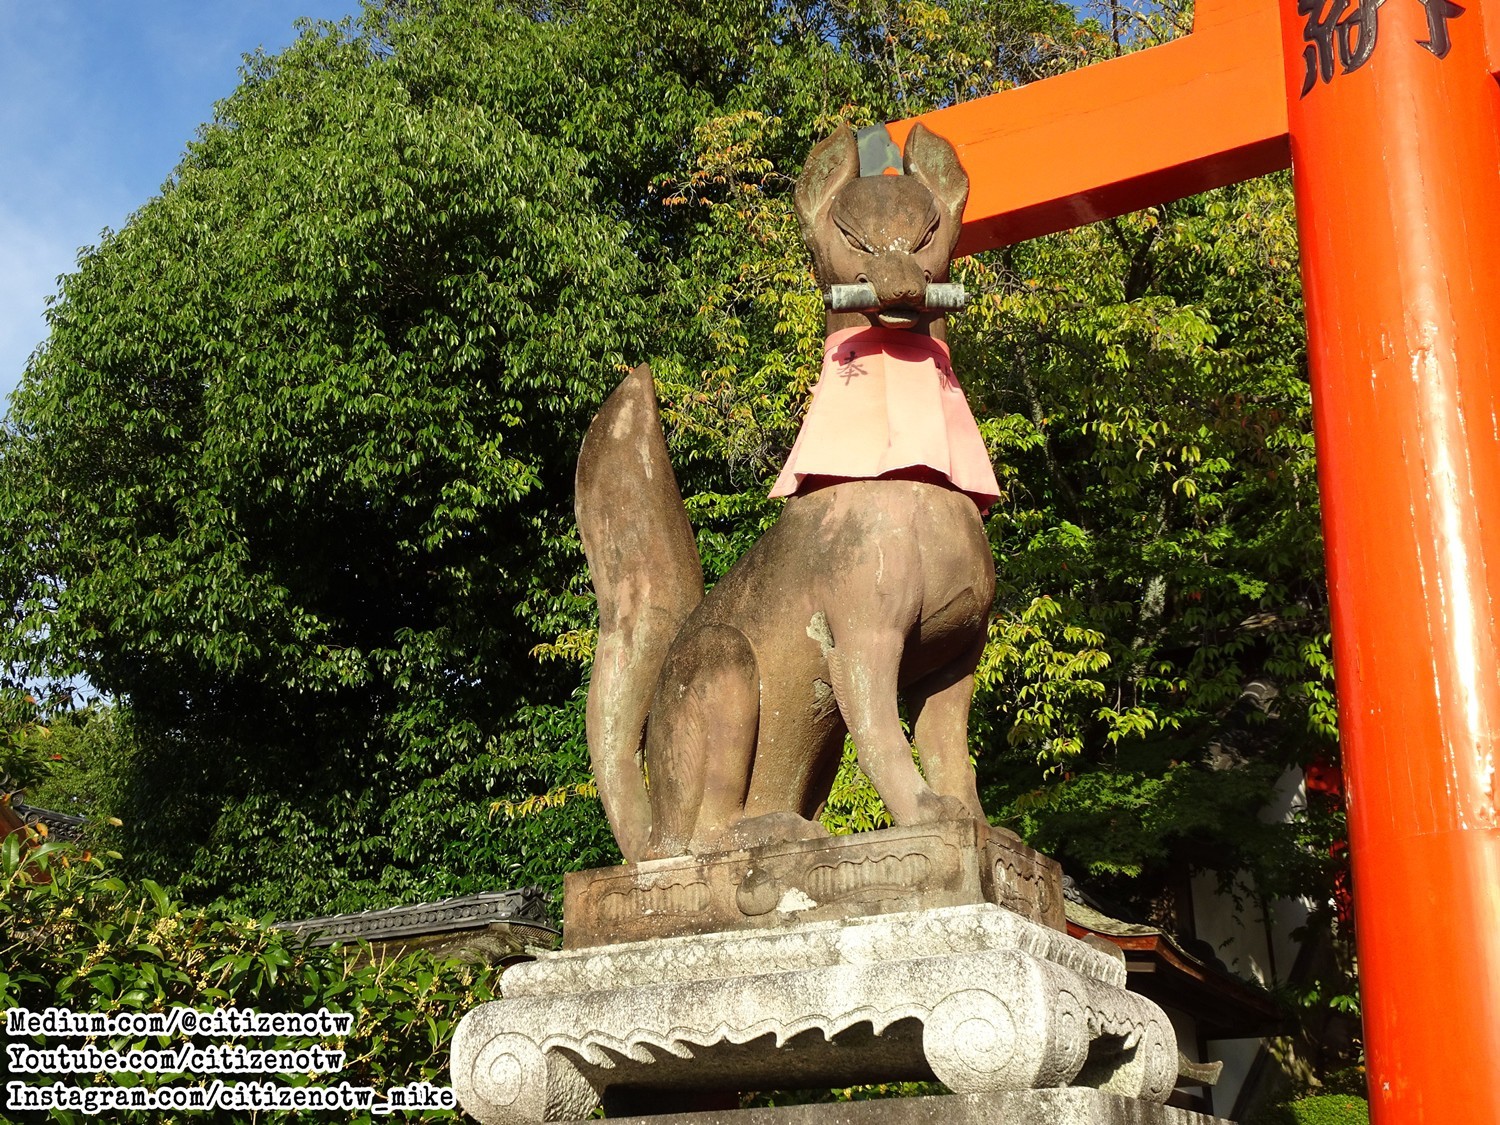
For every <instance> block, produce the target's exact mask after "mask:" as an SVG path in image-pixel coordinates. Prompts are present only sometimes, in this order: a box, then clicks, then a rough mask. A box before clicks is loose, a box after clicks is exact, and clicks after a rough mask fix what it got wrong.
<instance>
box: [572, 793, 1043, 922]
mask: <svg viewBox="0 0 1500 1125" xmlns="http://www.w3.org/2000/svg"><path fill="white" fill-rule="evenodd" d="M565 887H566V893H565V895H564V896H563V947H564V948H565V949H584V948H587V947H589V946H595V945H612V944H616V943H619V942H625V941H645V940H647V939H649V938H665V937H679V936H681V935H683V934H705V933H712V932H715V931H719V930H741V929H765V928H768V927H775V926H784V925H787V924H788V923H794V922H821V921H825V920H831V919H835V918H854V917H859V916H861V915H869V914H891V913H898V912H901V911H908V910H926V909H931V908H934V907H943V906H969V905H973V904H977V903H981V902H993V903H995V904H996V905H997V906H1003V907H1005V908H1006V909H1008V910H1013V911H1015V913H1017V914H1020V915H1021V916H1022V917H1024V918H1030V919H1031V920H1032V921H1034V922H1040V923H1042V924H1043V925H1045V926H1051V927H1052V928H1053V929H1056V930H1064V929H1066V928H1067V923H1066V922H1065V920H1064V917H1063V897H1062V870H1061V868H1059V867H1058V865H1057V862H1056V861H1055V860H1053V859H1050V858H1048V857H1047V856H1044V855H1042V853H1041V852H1038V851H1034V850H1033V849H1031V848H1028V847H1027V846H1026V845H1025V844H1023V843H1021V842H1020V840H1018V839H1017V838H1016V837H1015V836H1013V835H1011V834H1010V833H1008V832H1004V831H1002V830H1000V829H998V828H990V827H988V826H986V825H983V824H980V823H978V822H977V821H972V820H959V821H947V822H941V823H937V824H926V825H922V826H921V827H917V828H885V829H881V830H880V831H877V832H858V833H855V834H854V835H852V836H835V837H831V838H828V837H825V838H823V839H819V840H787V841H784V842H782V843H778V844H770V845H767V846H765V847H759V848H746V849H743V850H740V851H729V852H720V853H718V854H717V855H706V856H682V857H681V858H678V859H665V860H655V861H651V862H647V863H627V864H624V865H623V866H620V867H601V868H597V869H595V870H593V871H575V872H573V873H572V874H570V875H568V876H567V879H566V883H565Z"/></svg>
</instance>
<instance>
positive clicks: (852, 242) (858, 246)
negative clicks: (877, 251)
mask: <svg viewBox="0 0 1500 1125" xmlns="http://www.w3.org/2000/svg"><path fill="white" fill-rule="evenodd" d="M839 233H840V234H842V235H843V236H844V241H845V242H847V243H848V244H849V247H850V249H853V250H858V251H859V252H860V253H861V254H869V253H871V250H870V248H869V247H868V246H866V245H865V243H864V240H863V239H862V238H860V237H859V235H857V234H855V233H853V232H852V231H848V230H845V229H844V228H843V227H840V228H839Z"/></svg>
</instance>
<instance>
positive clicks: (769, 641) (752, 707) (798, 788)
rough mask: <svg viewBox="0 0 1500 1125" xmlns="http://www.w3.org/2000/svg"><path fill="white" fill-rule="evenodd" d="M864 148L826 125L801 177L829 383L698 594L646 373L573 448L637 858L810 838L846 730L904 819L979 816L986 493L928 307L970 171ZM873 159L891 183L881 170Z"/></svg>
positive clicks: (935, 153)
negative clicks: (778, 511)
mask: <svg viewBox="0 0 1500 1125" xmlns="http://www.w3.org/2000/svg"><path fill="white" fill-rule="evenodd" d="M869 132H870V131H868V130H867V131H866V133H869ZM880 137H882V138H884V140H883V148H878V147H876V146H872V145H868V144H866V143H865V142H866V141H867V140H869V139H870V138H868V137H865V136H864V135H863V134H862V135H861V138H859V139H857V138H856V136H855V134H854V133H853V132H852V131H851V130H848V129H843V130H840V131H839V132H838V133H836V134H835V135H834V136H832V137H830V138H828V139H827V140H825V141H824V142H822V143H821V144H819V145H818V146H817V147H816V148H815V149H814V150H813V152H812V154H811V156H810V157H809V159H808V162H807V166H806V169H805V170H804V172H803V174H802V176H801V178H800V179H799V181H798V183H797V185H796V191H795V202H796V207H797V212H798V216H799V218H800V220H801V224H802V232H803V237H804V239H805V241H806V243H807V245H808V248H809V249H810V250H811V252H812V256H813V260H814V267H815V270H816V273H817V277H818V281H819V284H820V286H822V287H823V290H824V295H825V302H826V303H827V304H828V306H829V310H830V311H829V313H828V332H829V338H828V343H827V345H826V349H825V353H824V361H825V362H824V372H823V378H822V379H821V380H820V382H819V384H818V386H817V388H815V390H814V396H813V405H812V407H811V408H810V410H809V412H808V415H807V418H806V419H805V421H804V423H803V429H802V433H801V436H800V437H799V438H798V441H797V445H796V447H795V448H794V450H793V453H792V456H791V457H790V458H789V460H788V463H787V468H786V470H785V471H784V472H783V473H782V476H781V479H780V480H778V482H777V485H776V488H775V489H774V490H773V495H786V496H788V497H789V498H788V500H787V502H786V507H785V510H784V511H783V513H782V515H781V517H780V518H779V520H778V521H777V522H776V524H775V525H774V526H773V527H772V528H771V529H770V531H768V532H767V533H766V534H765V535H764V536H763V537H762V538H761V539H760V541H759V542H757V543H756V544H755V545H754V546H753V547H752V548H751V549H750V550H749V551H748V552H746V554H745V555H744V557H743V558H741V559H740V560H739V561H738V562H737V563H736V564H735V565H734V567H733V568H732V569H731V570H730V571H729V572H728V573H727V574H726V575H725V576H724V577H723V579H722V580H721V581H719V582H718V583H717V584H716V585H715V586H714V588H713V590H712V591H710V592H709V593H708V595H707V596H706V597H705V596H704V592H703V572H702V567H701V564H700V561H699V558H698V554H697V548H696V545H695V543H694V540H693V533H692V529H691V528H690V527H689V525H688V521H687V515H686V513H685V511H684V510H683V505H682V499H681V496H680V494H679V492H678V488H677V482H676V479H675V477H674V476H673V472H672V467H671V464H670V462H669V461H668V456H667V447H666V442H665V440H664V439H663V437H662V431H661V423H660V417H659V414H658V411H657V404H656V397H655V393H654V390H653V387H652V381H651V373H650V371H649V369H648V368H646V367H645V366H642V367H638V368H636V369H635V370H633V371H632V372H631V373H630V374H629V375H628V376H627V377H626V378H625V380H624V381H623V382H622V383H621V384H620V386H619V387H618V388H617V389H616V390H615V391H614V393H613V394H612V395H611V396H610V398H609V399H608V401H607V402H606V403H605V404H604V407H603V409H602V410H601V411H600V412H599V415H598V417H597V418H595V420H594V422H593V424H592V425H591V426H590V427H589V431H588V434H587V436H586V437H585V439H584V443H583V449H582V452H581V453H580V454H579V458H578V476H577V514H578V524H579V528H580V530H581V532H582V536H583V545H584V551H585V553H586V555H587V556H588V562H589V568H590V573H591V575H592V578H593V581H594V587H595V590H596V591H597V593H598V599H599V619H600V620H599V643H598V650H597V654H596V656H595V659H594V669H593V679H592V683H591V685H590V689H589V699H588V743H589V751H590V755H591V757H592V760H593V765H594V771H595V775H596V777H597V779H598V785H599V793H600V796H601V797H602V799H603V802H604V808H605V812H606V814H607V815H608V817H609V821H610V825H611V827H612V828H613V829H614V833H615V837H616V839H617V840H618V841H619V844H620V849H621V851H622V852H623V854H624V856H625V858H626V859H627V860H628V861H632V862H634V861H638V860H642V859H660V858H666V857H671V856H678V855H684V854H702V853H706V852H713V851H723V850H726V849H730V848H736V847H749V846H755V845H759V844H765V843H771V842H774V841H778V840H785V839H797V838H807V837H815V836H819V835H823V834H824V829H823V828H822V827H821V826H820V825H819V823H818V821H817V817H818V814H819V812H820V810H821V809H822V806H823V804H824V803H825V802H826V800H827V798H828V794H829V790H830V788H831V787H832V784H833V779H834V775H835V773H836V771H837V769H838V765H839V760H840V755H841V749H842V746H843V741H844V735H845V732H846V731H847V732H848V733H849V734H851V735H852V736H853V739H854V745H855V748H856V750H857V752H858V761H859V765H860V768H861V769H862V770H863V771H864V773H865V774H866V775H867V776H868V777H869V779H870V781H871V783H872V784H873V785H874V787H875V790H876V792H878V793H879V795H880V797H881V799H882V800H883V801H884V802H885V805H886V808H887V809H888V810H889V811H890V814H891V816H892V817H893V818H894V820H895V822H896V823H897V824H898V825H909V824H921V823H927V822H931V821H936V820H943V819H954V818H977V819H980V820H983V818H984V813H983V810H982V809H981V808H980V804H979V796H978V792H977V790H976V787H975V778H974V770H973V767H972V765H971V763H970V761H969V744H968V716H969V703H970V698H971V696H972V694H973V685H974V669H975V666H976V665H977V664H978V661H979V656H980V652H981V650H982V649H983V647H984V643H985V636H986V630H987V623H988V617H989V612H990V605H991V602H992V600H993V598H994V591H995V568H994V560H993V556H992V554H991V552H990V546H989V543H988V541H987V539H986V538H985V534H984V529H983V526H982V523H981V519H980V515H981V509H983V508H986V507H988V506H989V504H991V503H993V502H994V500H995V499H997V497H998V492H999V489H998V486H997V485H996V484H995V476H994V471H993V468H992V467H991V466H990V463H989V459H988V457H987V455H986V454H985V452H984V448H983V444H982V442H981V441H980V438H979V434H978V430H977V428H976V427H975V424H974V421H973V418H972V416H971V415H970V414H969V411H968V407H967V404H966V403H965V402H964V398H963V392H962V391H961V390H960V389H959V387H958V384H957V382H956V380H955V379H954V378H953V375H952V371H951V369H950V368H949V367H948V351H947V345H946V342H945V337H946V322H945V319H944V316H943V311H942V310H943V307H944V306H946V307H952V306H954V305H955V304H956V303H959V295H960V294H961V289H960V287H958V286H955V285H949V284H946V282H947V278H948V264H949V258H950V256H951V255H952V252H953V245H954V243H955V241H956V240H957V238H958V233H959V227H960V222H961V218H962V215H963V209H964V202H965V200H966V198H967V196H968V178H967V176H966V175H965V173H964V171H963V168H962V166H961V165H960V164H959V162H958V158H957V156H956V154H955V153H954V151H953V148H952V146H951V145H949V144H948V142H947V141H945V140H943V139H941V138H940V137H937V136H936V135H934V134H932V133H931V132H929V131H927V130H926V129H924V128H923V127H922V126H920V125H918V126H916V127H915V128H914V129H913V131H912V133H911V136H910V138H909V139H908V142H907V145H906V150H905V154H904V159H902V158H901V154H899V153H895V149H894V146H893V145H891V143H890V141H889V138H888V137H886V136H885V134H884V131H883V130H881V131H880ZM872 149H873V150H874V155H875V156H876V159H875V160H873V161H872V160H871V158H870V157H871V150H872ZM882 152H885V153H894V154H895V160H892V159H890V157H886V160H887V163H889V164H892V165H895V163H896V161H897V160H900V161H901V166H896V167H895V169H894V170H895V171H896V172H898V173H901V174H896V175H891V174H884V175H882V174H879V173H880V171H883V170H886V171H888V169H885V168H883V167H882V166H881V164H880V159H879V158H880V155H881V153H882ZM862 158H863V164H864V165H865V167H864V169H863V171H864V174H863V175H861V171H862V169H861V164H862ZM898 693H900V695H901V697H902V698H904V699H905V701H906V704H907V707H908V713H909V716H910V718H911V719H912V721H913V724H914V728H913V731H914V739H915V742H916V746H917V752H918V754H919V756H920V760H921V771H920V772H918V769H917V767H916V766H915V765H914V764H913V761H912V752H911V746H910V744H908V742H907V740H906V737H905V735H904V734H903V732H902V728H901V721H900V717H899V714H898V710H897V707H898V704H897V698H898ZM648 778H649V788H648Z"/></svg>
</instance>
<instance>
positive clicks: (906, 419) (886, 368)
mask: <svg viewBox="0 0 1500 1125" xmlns="http://www.w3.org/2000/svg"><path fill="white" fill-rule="evenodd" d="M919 466H920V467H926V468H929V469H933V470H935V471H936V472H938V473H940V474H941V475H942V476H944V477H946V478H947V479H948V480H949V481H950V482H951V483H952V484H953V486H954V487H955V488H957V489H958V490H959V491H960V492H963V493H966V494H967V495H968V496H969V497H970V498H971V499H973V501H974V503H975V504H977V505H979V510H980V511H981V512H984V511H987V510H988V509H989V507H990V505H991V504H993V503H994V502H995V501H996V500H998V499H1000V485H999V482H998V481H996V480H995V467H994V466H993V465H992V464H990V456H989V452H988V451H987V450H986V449H985V447H984V439H983V438H981V437H980V436H979V427H978V426H977V425H976V424H975V422H974V415H973V414H971V413H970V412H969V403H968V400H967V399H965V398H964V392H963V388H962V387H960V386H959V385H958V379H957V378H955V377H954V374H953V367H952V365H951V364H950V363H949V361H948V345H947V344H945V343H943V342H942V341H940V340H934V339H933V338H932V337H930V336H920V335H917V334H915V333H912V332H906V331H903V330H901V329H893V328H846V329H844V330H843V331H841V332H835V333H834V334H833V335H832V336H829V337H828V339H827V340H826V341H825V342H824V346H823V374H822V375H821V376H820V377H819V379H818V385H817V386H815V387H814V388H813V399H812V405H811V406H810V407H808V410H807V415H806V416H805V417H804V418H803V419H802V430H801V432H800V433H799V434H798V435H797V442H796V444H795V445H793V446H792V452H791V453H790V454H788V456H787V459H786V465H785V467H783V468H782V470H781V475H780V476H779V477H777V478H776V484H775V486H774V487H773V488H772V489H771V495H772V496H793V495H795V494H796V493H797V491H798V489H800V488H801V487H802V484H803V482H804V481H805V480H806V479H807V478H808V477H813V476H827V477H841V478H843V479H845V480H868V479H872V478H875V477H881V476H885V475H886V474H888V473H895V472H898V471H900V470H903V469H911V468H916V467H919Z"/></svg>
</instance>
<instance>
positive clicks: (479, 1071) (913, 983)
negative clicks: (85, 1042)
mask: <svg viewBox="0 0 1500 1125" xmlns="http://www.w3.org/2000/svg"><path fill="white" fill-rule="evenodd" d="M1124 978H1125V967H1124V965H1123V964H1122V963H1121V962H1120V961H1119V960H1118V959H1117V958H1115V957H1111V956H1109V955H1108V954H1106V953H1104V952H1102V951H1100V950H1097V949H1095V948H1093V947H1092V946H1089V945H1086V944H1084V943H1083V942H1080V941H1076V940H1074V939H1073V938H1070V937H1068V936H1067V935H1066V934H1062V933H1059V932H1057V931H1056V930H1053V929H1050V928H1048V927H1046V926H1041V925H1038V924H1037V923H1035V922H1031V921H1028V920H1027V919H1025V918H1022V917H1020V916H1019V915H1017V914H1014V913H1012V912H1010V911H1008V910H1005V909H1003V908H1001V907H998V906H994V905H992V904H985V905H980V906H958V907H947V908H944V909H938V910H925V911H915V912H908V913H899V914H887V915H877V916H873V917H866V918H856V919H851V920H846V921H842V922H812V923H802V924H799V925H791V926H785V927H783V928H780V929H768V930H739V931H725V932H719V933H713V934H706V935H701V936H693V937H678V938H667V939H663V940H659V941H649V942H632V943H628V944H622V945H613V946H605V947H602V948H599V949H584V950H571V951H570V950H564V951H563V952H561V953H552V954H545V955H543V956H542V957H541V958H540V959H538V960H537V961H534V962H532V963H530V964H523V965H516V966H514V967H513V968H511V969H510V970H508V971H507V972H506V974H505V977H504V979H503V982H502V991H503V993H504V999H502V1000H498V1001H495V1002H493V1003H490V1004H486V1005H484V1006H482V1007H480V1008H476V1009H475V1010H474V1011H472V1012H470V1013H469V1014H468V1015H467V1016H465V1017H464V1019H463V1021H462V1022H461V1023H460V1024H459V1027H458V1029H457V1031H456V1033H455V1035H454V1040H453V1051H452V1073H453V1086H454V1088H455V1091H456V1092H457V1095H458V1098H459V1101H460V1102H461V1103H462V1105H463V1107H464V1108H465V1109H466V1110H468V1112H469V1113H471V1114H473V1115H474V1116H475V1117H477V1118H478V1119H479V1120H480V1121H482V1122H485V1123H487V1125H537V1123H540V1122H554V1121H571V1120H577V1119H581V1118H584V1117H587V1116H588V1114H589V1113H591V1112H592V1111H593V1110H594V1108H595V1107H596V1106H598V1105H599V1104H600V1103H601V1101H604V1102H606V1103H607V1104H612V1105H617V1106H625V1105H634V1106H640V1107H644V1106H648V1105H653V1104H661V1105H662V1106H663V1108H665V1106H666V1105H667V1104H669V1103H670V1101H671V1098H672V1097H673V1096H675V1095H676V1094H679V1093H682V1094H688V1095H691V1094H694V1093H695V1092H708V1093H710V1094H712V1093H715V1092H723V1091H738V1090H763V1089H784V1088H798V1087H817V1086H826V1087H833V1086H849V1085H856V1084H860V1083H867V1082H879V1081H891V1080H899V1079H932V1078H934V1077H935V1078H937V1079H938V1080H939V1081H941V1082H942V1083H943V1084H944V1085H945V1086H947V1087H948V1088H949V1089H950V1090H953V1091H954V1092H955V1093H961V1094H967V1093H975V1094H981V1093H993V1092H998V1091H1005V1090H1034V1089H1039V1088H1046V1087H1061V1086H1067V1085H1073V1084H1077V1085H1083V1086H1088V1087H1092V1088H1095V1089H1099V1090H1103V1091H1105V1092H1108V1093H1112V1094H1118V1095H1121V1096H1123V1097H1126V1098H1132V1099H1135V1098H1139V1099H1144V1100H1146V1101H1148V1102H1156V1103H1161V1102H1165V1101H1166V1099H1167V1097H1168V1096H1169V1095H1170V1093H1171V1090H1172V1087H1173V1085H1174V1083H1175V1081H1176V1078H1177V1049H1176V1039H1175V1037H1174V1035H1173V1032H1172V1028H1171V1025H1170V1024H1169V1023H1168V1021H1167V1018H1166V1016H1165V1015H1164V1014H1163V1013H1162V1011H1161V1009H1159V1008H1158V1007H1156V1005H1154V1004H1152V1003H1151V1002H1150V1001H1148V1000H1146V999H1145V998H1143V997H1140V996H1137V995H1135V994H1134V993H1131V992H1127V991H1126V990H1125V987H1124V985H1125V979H1124ZM658 1095H660V1098H659V1102H654V1101H653V1099H655V1098H657V1097H658ZM678 1104H682V1103H680V1102H679V1103H678ZM699 1104H702V1103H701V1102H700V1103H699ZM628 1112H638V1110H635V1109H631V1110H628ZM1162 1120H1163V1121H1165V1120H1166V1119H1162Z"/></svg>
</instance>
